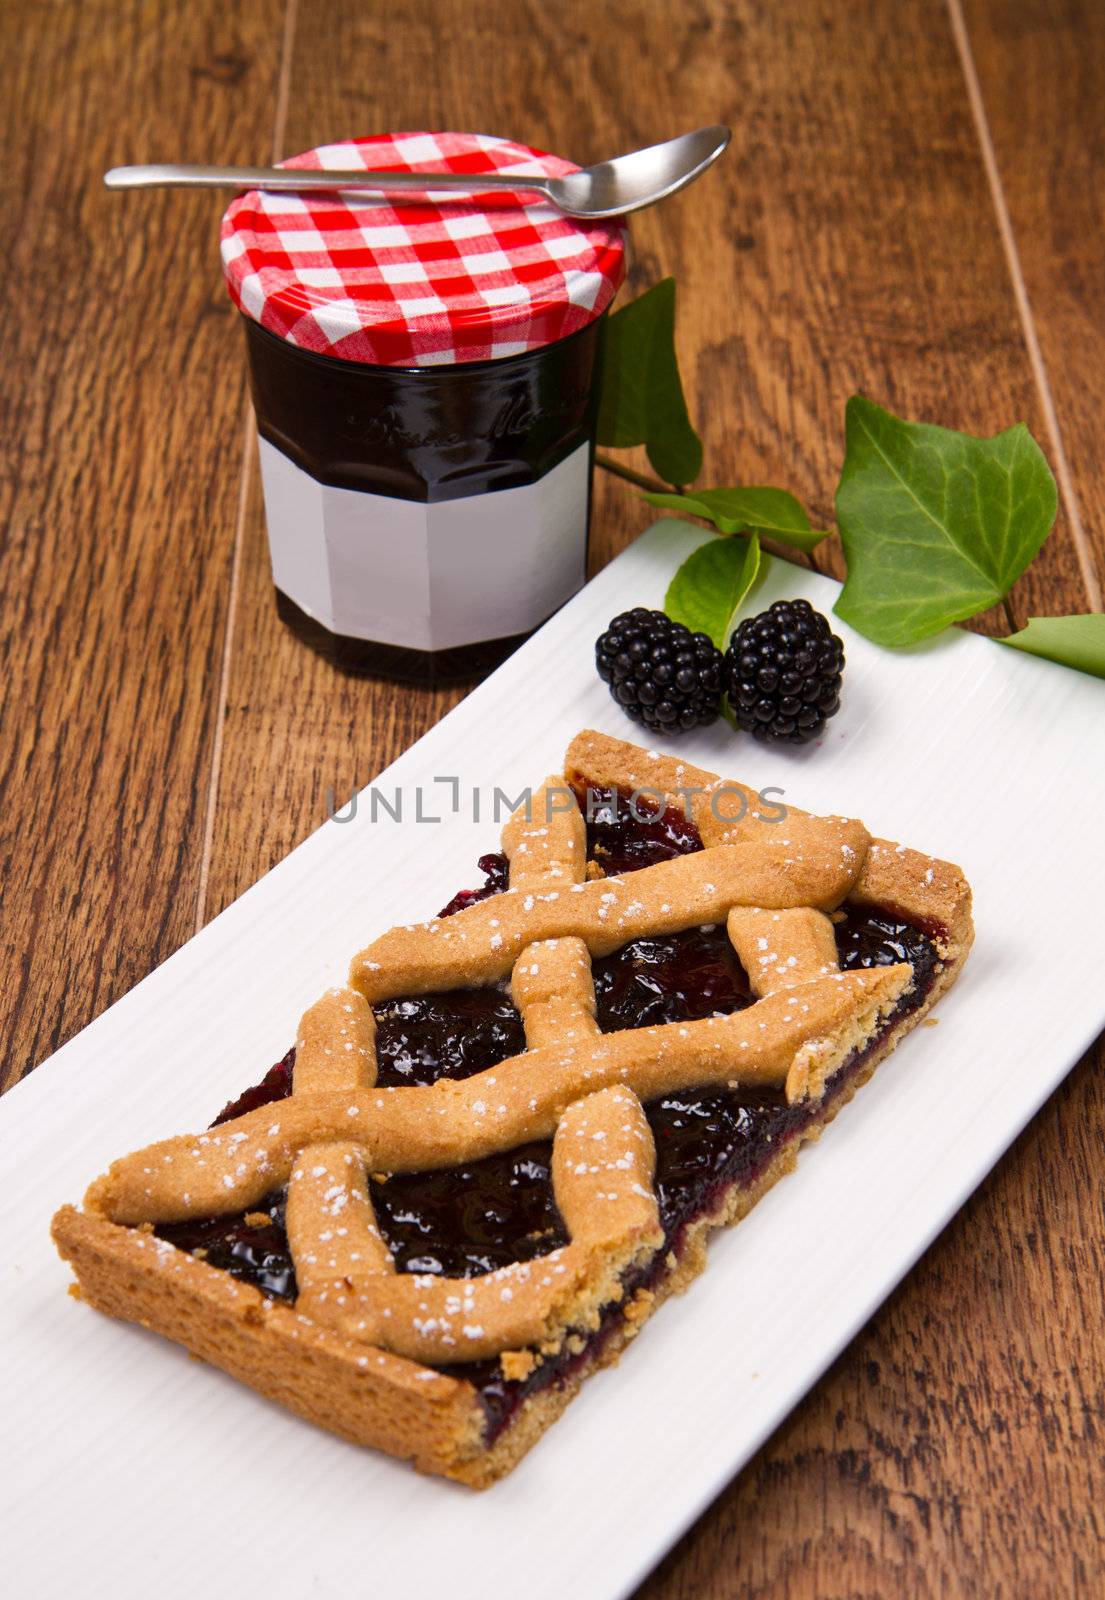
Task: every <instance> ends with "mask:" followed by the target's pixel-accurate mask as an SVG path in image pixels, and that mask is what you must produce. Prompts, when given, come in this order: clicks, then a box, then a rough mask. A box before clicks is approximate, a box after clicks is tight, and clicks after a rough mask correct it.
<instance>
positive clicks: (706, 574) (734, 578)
mask: <svg viewBox="0 0 1105 1600" xmlns="http://www.w3.org/2000/svg"><path fill="white" fill-rule="evenodd" d="M759 570H760V541H759V540H758V539H757V537H756V535H755V534H752V535H751V536H750V537H749V538H747V539H707V541H706V543H705V544H700V545H699V547H698V549H697V550H694V551H692V552H691V554H690V555H689V556H688V557H687V559H686V561H684V562H683V564H682V566H681V567H680V568H679V570H678V571H677V572H676V574H675V577H674V578H673V579H672V580H671V583H670V584H669V585H668V592H667V594H666V595H665V597H664V610H665V611H666V612H667V614H668V616H669V617H670V618H671V619H672V621H673V622H682V623H685V624H686V626H687V627H688V628H690V630H691V631H692V633H708V634H709V636H710V638H711V639H712V640H713V641H714V643H715V644H716V645H717V647H718V649H719V650H724V649H725V643H726V640H727V639H728V637H729V629H730V627H731V626H732V622H733V618H734V617H735V616H736V614H737V611H738V610H739V608H740V606H741V604H742V602H743V601H744V598H745V596H746V595H747V593H748V591H749V589H751V587H752V585H753V584H754V583H755V581H756V575H757V573H758V572H759Z"/></svg>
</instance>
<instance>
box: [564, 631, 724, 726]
mask: <svg viewBox="0 0 1105 1600" xmlns="http://www.w3.org/2000/svg"><path fill="white" fill-rule="evenodd" d="M595 664H596V666H597V667H598V669H599V677H600V678H602V680H603V681H604V682H605V683H608V684H609V685H610V693H611V694H612V695H613V696H614V699H615V700H616V701H617V702H618V704H619V705H620V706H621V708H622V710H623V711H624V712H625V714H626V716H629V717H632V718H633V720H634V722H643V723H644V725H645V727H646V728H652V729H653V730H654V731H655V732H656V733H678V732H680V730H681V729H684V728H698V727H701V726H702V725H703V724H704V723H707V722H713V720H714V718H715V717H716V716H717V714H718V711H719V709H720V707H721V689H722V676H723V665H724V658H723V656H722V654H721V651H720V650H719V649H718V648H717V646H716V645H715V644H714V643H713V642H712V640H710V639H709V638H708V637H707V635H706V634H704V633H692V632H691V630H690V629H689V628H685V627H684V626H683V624H682V623H681V622H673V621H672V620H671V618H670V617H667V616H665V615H664V613H663V612H662V611H646V610H645V608H644V607H643V606H637V607H636V609H635V610H633V611H623V612H622V614H621V615H620V616H618V617H615V618H614V620H613V622H611V624H610V626H609V627H608V628H607V630H606V632H605V633H603V634H601V635H600V636H599V638H598V639H597V640H596V641H595Z"/></svg>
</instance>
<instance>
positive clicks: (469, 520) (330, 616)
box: [258, 439, 589, 650]
mask: <svg viewBox="0 0 1105 1600" xmlns="http://www.w3.org/2000/svg"><path fill="white" fill-rule="evenodd" d="M258 442H259V445H260V451H261V479H262V482H263V484H264V490H265V516H266V520H267V522H268V529H269V553H270V555H271V557H272V576H273V582H274V583H275V584H276V586H277V588H278V589H281V590H282V591H283V592H284V594H286V595H287V596H288V598H289V599H290V600H294V601H295V603H296V605H297V606H299V607H300V609H301V610H303V611H305V612H306V613H307V615H308V616H310V617H313V618H314V619H315V621H316V622H320V623H322V624H323V626H324V627H326V628H328V629H329V630H330V631H331V633H337V634H344V635H346V636H347V637H350V638H354V639H375V640H378V641H379V642H380V643H381V644H396V645H404V646H406V647H407V648H408V649H411V650H445V649H451V648H452V647H454V646H456V645H465V644H476V643H478V642H479V641H481V640H483V639H499V638H504V637H506V636H507V635H509V634H513V633H527V632H528V631H529V630H530V629H531V628H534V627H536V626H537V624H538V623H539V622H543V621H544V620H545V618H546V617H547V616H549V615H550V614H551V613H552V612H553V611H555V610H556V608H557V607H558V606H560V605H562V604H563V603H564V601H565V600H567V599H569V598H570V597H571V596H572V595H573V594H575V592H576V590H577V589H579V588H580V587H581V585H582V584H583V581H584V578H585V576H586V572H585V563H586V555H587V490H588V470H589V462H588V449H587V446H586V445H585V444H582V445H580V446H579V447H578V448H577V449H576V450H574V451H573V452H572V454H571V455H570V456H567V457H566V458H565V459H564V460H563V461H561V462H560V463H559V465H558V466H555V467H553V469H552V471H551V472H547V473H546V474H545V476H544V477H543V478H541V479H539V480H538V481H537V482H536V483H531V484H524V485H522V486H521V487H520V488H516V489H498V490H495V491H493V492H491V493H486V494H474V495H469V496H467V497H466V498H465V499H462V500H445V501H441V502H438V503H433V504H426V503H425V502H423V501H420V500H394V499H392V498H391V497H390V496H389V495H381V494H368V493H365V492H364V491H362V490H359V489H337V488H334V487H333V486H332V485H330V484H325V483H319V482H317V481H316V479H314V478H312V477H311V475H310V473H308V472H304V471H303V469H302V467H298V466H296V464H295V462H294V461H291V460H289V458H288V457H287V456H286V455H284V453H283V452H282V451H280V450H278V449H277V448H276V447H275V445H272V444H270V443H269V442H268V440H267V439H260V440H259V441H258Z"/></svg>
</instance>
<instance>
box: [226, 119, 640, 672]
mask: <svg viewBox="0 0 1105 1600" xmlns="http://www.w3.org/2000/svg"><path fill="white" fill-rule="evenodd" d="M285 165H287V166H293V167H294V166H303V167H316V168H317V167H320V166H326V167H339V168H346V169H349V168H356V167H364V168H365V169H366V170H371V169H373V168H387V169H390V170H392V171H418V172H422V171H425V172H427V173H428V174H432V173H433V172H434V171H435V170H436V171H451V172H473V173H480V172H493V171H494V172H502V171H509V172H517V173H519V174H521V175H525V174H526V173H531V174H559V173H564V172H570V171H572V170H574V169H573V168H572V166H571V164H570V163H569V162H566V161H562V160H560V159H559V158H558V157H555V156H550V155H545V154H543V153H541V152H539V151H535V150H530V149H528V148H527V147H526V146H524V145H517V144H513V143H510V142H509V141H506V140H501V139H491V138H486V137H484V136H482V135H477V134H449V133H436V134H390V135H386V136H383V137H378V138H373V139H358V140H354V141H351V142H349V143H343V144H337V145H326V146H322V147H320V148H319V149H316V150H312V151H308V152H307V153H306V154H304V155H301V156H296V157H294V158H293V159H292V160H291V161H289V162H286V163H285ZM431 181H432V180H431ZM222 256H223V264H224V269H225V272H226V278H227V284H228V287H229V289H230V293H231V297H232V298H233V300H234V302H235V304H236V305H237V306H238V308H239V310H240V311H241V312H242V315H243V323H244V327H245V332H246V347H247V352H248V357H249V371H250V386H251V390H252V395H253V405H254V411H255V414H256V418H257V430H258V434H259V448H260V458H261V475H262V481H263V486H264V495H265V515H266V521H267V524H268V535H269V552H270V556H271V559H272V573H273V582H274V584H275V586H276V594H277V605H278V608H279V610H280V614H281V616H282V617H283V618H284V620H285V621H286V622H288V623H289V624H290V625H291V626H292V627H293V628H295V630H296V631H297V632H298V633H299V634H300V636H301V637H303V638H305V639H306V640H307V641H308V642H309V643H310V644H312V645H313V646H315V647H316V648H318V649H321V650H323V651H324V652H325V653H326V654H327V655H329V656H330V657H331V658H332V659H333V660H334V661H336V662H337V663H338V664H339V665H341V666H343V667H345V668H348V669H351V670H354V671H367V672H378V673H383V674H386V675H389V676H400V677H417V678H436V679H440V678H444V677H459V676H470V675H474V674H476V673H478V672H479V671H481V670H483V669H484V668H485V667H486V666H488V665H490V664H492V663H493V662H494V661H497V660H500V659H502V657H503V655H505V654H506V653H507V652H508V651H509V649H510V647H511V646H512V644H513V643H514V642H515V641H516V640H517V639H518V637H520V636H522V635H524V634H526V633H528V632H530V631H531V630H532V629H533V628H535V627H536V626H537V625H538V624H539V623H540V622H542V621H544V619H545V618H546V617H547V616H549V615H551V613H552V612H553V611H555V610H556V609H557V607H558V606H560V605H562V604H563V602H564V601H565V600H567V599H568V598H569V597H570V596H571V595H572V594H574V593H575V591H576V590H577V589H578V588H579V587H580V586H581V584H582V583H583V581H584V577H585V573H586V561H587V528H588V515H589V508H590V481H591V464H592V456H593V451H594V430H595V415H596V408H597V398H598V395H597V377H598V351H599V337H600V330H601V319H602V317H603V315H604V313H605V312H606V310H607V308H608V306H609V305H610V302H611V300H612V299H613V297H614V295H615V294H616V292H617V289H618V287H619V285H620V283H621V281H622V277H623V275H624V256H625V238H624V230H623V229H622V228H621V227H620V226H619V225H617V224H611V223H601V224H598V225H595V224H592V225H589V226H585V225H583V224H581V223H578V222H574V221H573V220H572V219H570V218H568V217H564V216H562V215H560V213H558V212H557V211H556V210H555V209H554V208H553V207H552V206H551V205H549V204H547V203H546V202H544V201H541V200H539V198H538V197H537V196H534V195H532V194H531V195H528V196H527V195H526V194H525V193H524V192H520V193H519V194H518V195H510V194H507V195H503V194H501V193H499V192H495V191H493V192H491V193H488V194H484V195H482V196H481V195H479V194H473V195H471V196H460V197H458V196H457V194H456V192H455V191H441V190H439V191H437V192H436V194H435V192H434V191H433V189H432V188H431V187H428V188H427V192H426V194H425V196H424V197H422V196H418V197H414V200H413V203H411V201H409V200H404V201H402V202H399V203H392V201H390V200H388V199H387V198H384V197H379V196H373V195H371V194H368V193H359V192H357V191H353V190H345V191H342V192H341V193H332V194H331V193H324V192H314V193H310V194H303V195H294V194H273V193H265V192H256V191H255V192H251V193H249V194H245V195H242V196H240V197H239V198H238V199H236V200H235V201H234V202H233V204H232V205H231V206H230V207H229V209H228V211H227V213H226V216H225V217H224V219H223V227H222Z"/></svg>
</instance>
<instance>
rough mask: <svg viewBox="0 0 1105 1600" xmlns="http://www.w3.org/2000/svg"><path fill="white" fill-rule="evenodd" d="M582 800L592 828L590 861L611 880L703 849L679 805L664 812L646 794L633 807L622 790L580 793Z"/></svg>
mask: <svg viewBox="0 0 1105 1600" xmlns="http://www.w3.org/2000/svg"><path fill="white" fill-rule="evenodd" d="M576 799H577V800H578V801H579V806H580V809H581V811H582V812H583V815H584V820H585V822H586V825H587V859H588V861H595V862H597V863H598V865H599V866H600V867H601V868H602V870H603V872H604V873H605V874H606V876H607V877H608V878H614V877H617V876H618V874H619V873H622V872H635V871H636V870H637V868H638V867H651V866H655V864H656V862H658V861H670V860H671V859H672V857H673V856H685V855H689V854H690V853H691V851H693V850H701V849H702V838H701V835H700V834H699V831H698V829H697V828H696V827H695V825H694V823H693V822H688V821H687V818H686V817H685V816H684V815H683V813H682V811H679V810H677V809H676V808H675V807H674V806H669V807H667V808H666V809H664V810H660V809H659V808H657V807H654V806H649V805H648V803H647V801H646V800H645V798H644V796H643V795H642V796H641V797H640V798H639V799H637V800H636V801H635V802H633V801H631V797H630V796H628V795H624V794H621V793H620V792H619V791H618V790H617V789H597V788H593V787H592V788H587V789H579V790H577V792H576Z"/></svg>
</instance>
